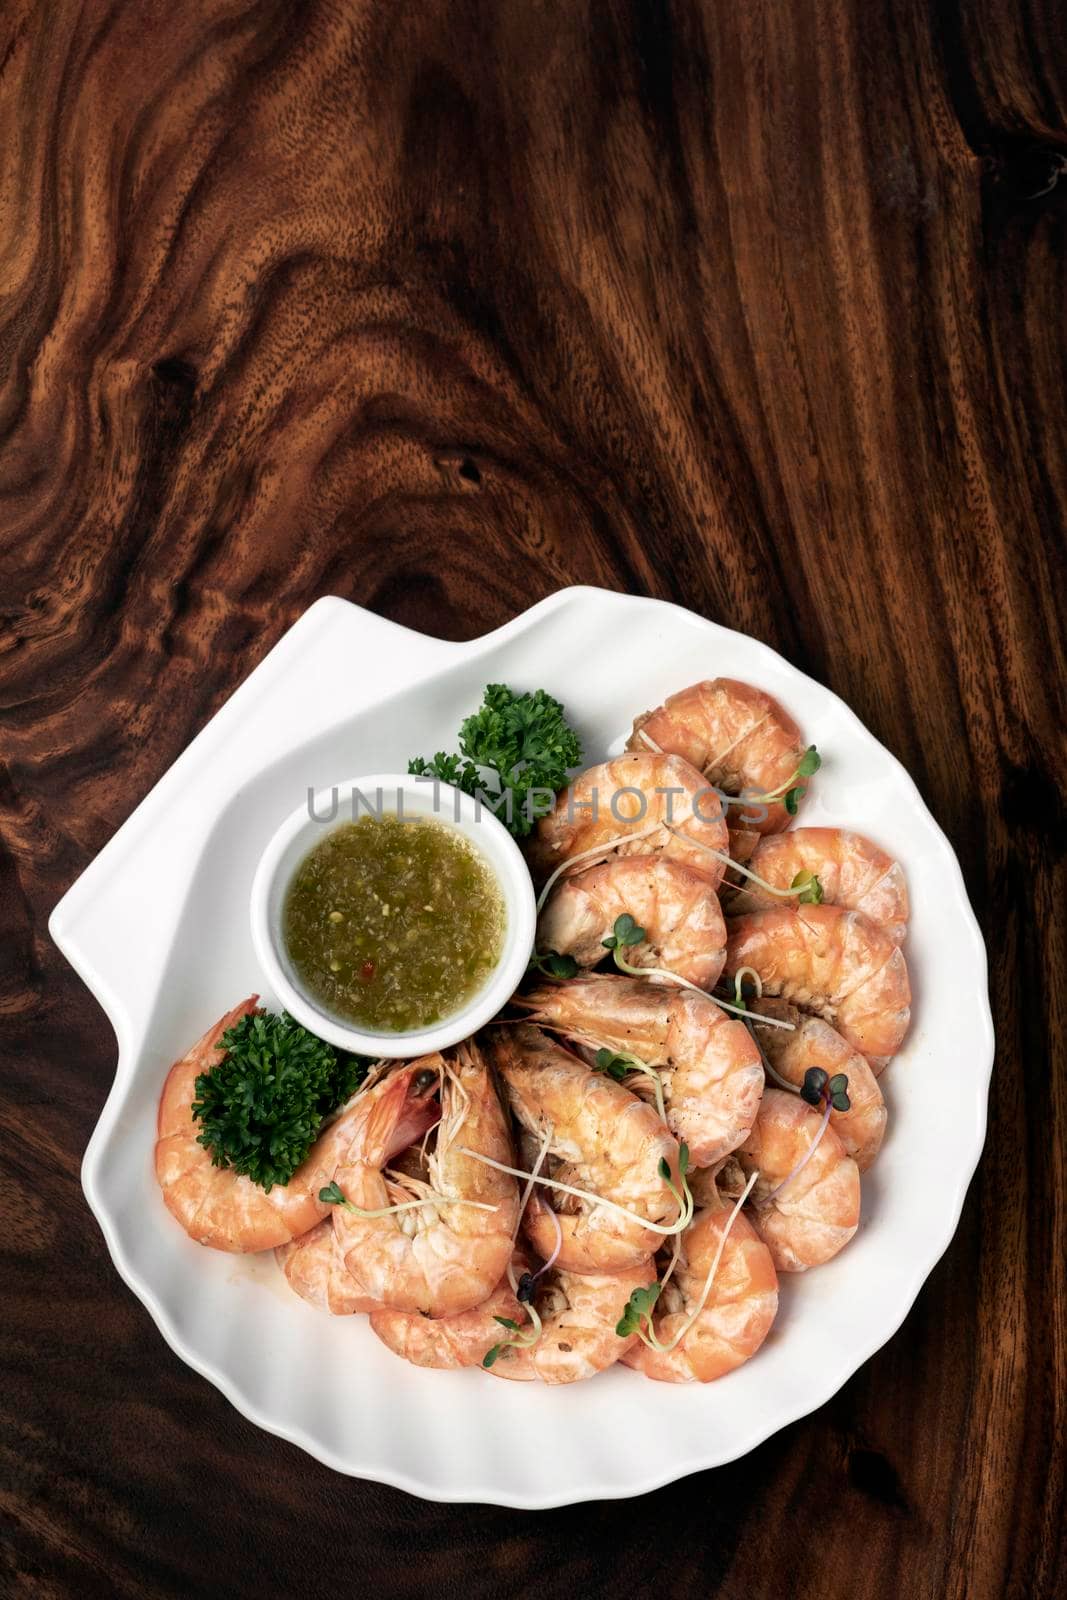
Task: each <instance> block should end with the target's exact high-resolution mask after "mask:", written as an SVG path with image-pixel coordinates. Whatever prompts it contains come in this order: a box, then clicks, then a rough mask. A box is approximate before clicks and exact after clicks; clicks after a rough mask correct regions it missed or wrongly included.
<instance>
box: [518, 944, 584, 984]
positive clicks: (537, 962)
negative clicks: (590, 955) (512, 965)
mask: <svg viewBox="0 0 1067 1600" xmlns="http://www.w3.org/2000/svg"><path fill="white" fill-rule="evenodd" d="M528 971H530V972H542V973H544V975H545V977H546V978H576V977H577V976H578V963H577V961H575V959H574V957H573V956H561V955H560V953H559V951H558V950H545V951H544V952H543V953H542V954H541V955H538V954H537V952H536V951H535V952H534V954H533V955H532V956H531V957H530V965H529V968H528Z"/></svg>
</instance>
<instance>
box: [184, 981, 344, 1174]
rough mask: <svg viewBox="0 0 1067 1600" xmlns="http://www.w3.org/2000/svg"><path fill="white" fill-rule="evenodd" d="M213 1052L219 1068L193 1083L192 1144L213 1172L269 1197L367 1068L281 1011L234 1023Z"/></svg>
mask: <svg viewBox="0 0 1067 1600" xmlns="http://www.w3.org/2000/svg"><path fill="white" fill-rule="evenodd" d="M218 1048H219V1049H220V1050H225V1051H226V1055H225V1056H224V1057H223V1059H222V1061H220V1062H219V1064H218V1065H217V1066H215V1067H212V1068H211V1070H210V1072H202V1073H200V1075H199V1077H198V1078H197V1080H196V1085H195V1092H194V1099H193V1106H192V1114H193V1117H194V1118H195V1119H196V1120H197V1121H198V1122H199V1123H200V1126H201V1129H202V1131H201V1132H200V1133H199V1134H198V1135H197V1143H198V1144H202V1145H203V1146H204V1148H205V1149H206V1150H208V1151H209V1152H210V1155H211V1160H212V1163H213V1165H214V1166H216V1167H229V1168H232V1170H233V1171H234V1172H237V1173H240V1174H242V1175H244V1176H245V1177H248V1178H251V1179H252V1182H253V1183H258V1184H259V1185H260V1187H261V1188H262V1189H265V1190H266V1191H267V1193H268V1194H269V1193H270V1191H271V1189H272V1188H273V1187H274V1185H275V1184H276V1183H277V1184H287V1183H288V1182H289V1179H290V1178H291V1177H292V1176H293V1173H294V1172H295V1171H296V1169H297V1167H298V1166H299V1165H300V1163H301V1162H302V1161H303V1160H304V1159H305V1158H306V1156H307V1154H308V1151H309V1150H310V1149H311V1146H312V1145H313V1144H314V1142H315V1139H316V1138H317V1137H318V1134H319V1130H320V1129H321V1127H322V1124H323V1122H324V1120H325V1119H326V1118H327V1117H328V1116H329V1114H330V1112H331V1111H335V1110H336V1109H337V1107H338V1106H339V1105H343V1104H344V1102H345V1101H346V1100H347V1099H348V1098H349V1096H350V1095H351V1094H353V1093H354V1092H355V1090H356V1088H357V1087H358V1085H359V1084H360V1083H361V1082H362V1081H363V1079H364V1078H365V1077H366V1075H367V1069H368V1065H369V1063H368V1062H366V1061H364V1060H363V1058H362V1057H361V1056H354V1055H348V1054H347V1053H345V1052H341V1051H337V1050H335V1049H334V1047H333V1045H330V1044H327V1043H326V1042H325V1040H324V1039H318V1038H316V1036H315V1035H314V1034H313V1033H309V1031H308V1030H307V1028H302V1027H301V1026H300V1024H299V1022H294V1021H293V1018H292V1017H291V1016H289V1014H288V1013H287V1012H284V1011H283V1012H282V1013H281V1015H280V1016H277V1015H274V1014H272V1013H270V1012H260V1013H258V1014H256V1015H253V1016H245V1017H242V1018H241V1020H240V1021H239V1022H236V1023H235V1024H234V1026H233V1027H232V1028H227V1030H226V1032H225V1033H224V1034H223V1035H222V1038H221V1039H220V1040H219V1041H218Z"/></svg>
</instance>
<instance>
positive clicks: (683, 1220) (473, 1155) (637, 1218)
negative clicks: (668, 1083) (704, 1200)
mask: <svg viewBox="0 0 1067 1600" xmlns="http://www.w3.org/2000/svg"><path fill="white" fill-rule="evenodd" d="M457 1150H458V1152H459V1154H460V1155H461V1156H469V1157H470V1159H471V1160H472V1161H480V1162H481V1164H482V1166H483V1167H492V1169H493V1171H494V1172H506V1173H509V1174H510V1176H511V1177H513V1178H526V1179H527V1180H528V1181H531V1182H533V1183H540V1184H543V1185H544V1187H545V1188H546V1189H555V1190H556V1191H557V1193H559V1194H569V1195H573V1196H574V1198H575V1199H576V1200H588V1201H589V1202H590V1204H591V1205H594V1206H601V1207H603V1209H604V1210H605V1211H612V1212H614V1213H615V1215H616V1216H619V1217H625V1218H626V1220H627V1222H636V1223H637V1224H638V1226H639V1227H642V1228H647V1229H648V1231H649V1233H658V1234H659V1235H660V1236H661V1237H662V1238H664V1239H671V1238H673V1237H674V1235H675V1234H677V1233H682V1232H683V1231H684V1230H685V1229H686V1228H687V1227H688V1226H689V1223H690V1221H691V1220H692V1216H693V1197H692V1195H691V1194H690V1192H689V1185H688V1183H687V1182H686V1181H685V1174H684V1172H683V1173H681V1177H682V1191H683V1192H682V1194H681V1195H680V1194H679V1193H678V1190H677V1188H676V1187H675V1185H674V1183H673V1181H671V1182H670V1183H669V1188H670V1190H671V1193H672V1194H673V1195H674V1198H675V1199H676V1200H678V1201H679V1203H680V1204H682V1205H683V1210H682V1212H681V1213H680V1215H679V1217H678V1219H677V1220H676V1221H675V1222H671V1223H666V1222H653V1221H652V1220H651V1218H649V1217H644V1216H642V1215H641V1213H640V1212H639V1211H630V1210H629V1209H628V1208H627V1207H626V1206H621V1205H619V1204H618V1202H617V1201H615V1200H607V1199H605V1197H604V1196H603V1195H602V1194H594V1193H593V1192H592V1190H590V1189H579V1188H578V1187H577V1186H576V1185H575V1184H573V1183H560V1181H559V1179H558V1178H543V1177H534V1175H533V1173H531V1172H524V1171H523V1169H522V1168H521V1167H509V1166H507V1165H506V1163H505V1162H503V1161H494V1160H493V1158H492V1156H485V1155H482V1153H481V1151H480V1150H471V1149H470V1148H469V1146H467V1145H462V1144H461V1145H458V1146H457ZM679 1156H680V1152H679ZM685 1159H686V1166H687V1167H688V1163H689V1152H688V1150H687V1151H686V1157H685ZM664 1166H666V1162H661V1163H660V1169H659V1170H660V1176H661V1177H662V1175H663V1173H662V1169H663V1167H664ZM680 1167H681V1160H680V1159H679V1168H680ZM667 1172H668V1177H669V1175H670V1168H669V1167H668V1168H667Z"/></svg>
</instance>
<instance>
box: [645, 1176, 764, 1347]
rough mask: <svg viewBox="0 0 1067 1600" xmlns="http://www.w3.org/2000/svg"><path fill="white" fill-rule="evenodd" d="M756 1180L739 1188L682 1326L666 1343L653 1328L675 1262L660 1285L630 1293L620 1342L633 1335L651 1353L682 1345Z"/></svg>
mask: <svg viewBox="0 0 1067 1600" xmlns="http://www.w3.org/2000/svg"><path fill="white" fill-rule="evenodd" d="M758 1177H759V1173H758V1172H754V1173H753V1174H752V1176H751V1177H750V1178H749V1180H748V1182H747V1183H746V1185H745V1187H744V1189H742V1191H741V1193H740V1194H739V1195H738V1197H737V1199H736V1200H735V1202H734V1206H733V1209H732V1211H731V1212H730V1215H729V1217H728V1218H727V1220H726V1224H725V1226H724V1227H723V1230H722V1233H721V1234H720V1235H719V1243H718V1247H717V1249H716V1251H715V1255H714V1257H713V1258H712V1263H711V1266H710V1268H709V1269H708V1275H707V1277H706V1278H705V1279H704V1287H703V1289H702V1290H701V1294H700V1299H699V1300H698V1301H697V1303H696V1306H695V1308H694V1309H693V1311H691V1312H690V1314H689V1316H688V1317H687V1318H686V1319H685V1321H684V1322H683V1323H682V1325H681V1327H680V1328H678V1329H676V1331H675V1333H674V1335H673V1337H672V1338H670V1339H668V1340H667V1341H666V1342H665V1341H663V1340H662V1339H660V1338H659V1337H658V1336H657V1334H656V1330H655V1328H654V1327H653V1325H652V1311H653V1308H654V1307H655V1304H656V1301H657V1300H658V1299H659V1297H660V1295H661V1293H662V1292H663V1287H664V1285H665V1284H666V1282H667V1277H669V1276H670V1273H671V1272H673V1270H674V1262H673V1261H672V1263H671V1266H670V1268H669V1269H668V1272H667V1274H666V1275H665V1277H664V1279H663V1283H654V1284H652V1285H651V1286H650V1287H649V1288H647V1289H635V1290H634V1291H633V1293H632V1294H631V1296H630V1298H629V1300H628V1301H627V1304H626V1310H625V1311H624V1312H623V1314H622V1316H621V1317H620V1319H619V1321H618V1322H617V1323H616V1324H615V1332H616V1333H617V1334H618V1335H619V1337H620V1339H625V1338H628V1337H629V1335H630V1334H632V1333H636V1334H637V1336H638V1338H639V1339H640V1340H641V1342H642V1344H646V1345H648V1348H649V1349H650V1350H659V1351H661V1352H662V1353H664V1354H666V1353H668V1352H669V1351H671V1350H674V1349H676V1348H677V1346H678V1345H679V1344H681V1342H682V1340H683V1339H684V1338H685V1336H686V1334H687V1333H688V1332H689V1330H690V1328H691V1327H692V1326H693V1324H694V1323H695V1322H696V1320H697V1318H698V1317H699V1316H700V1315H701V1313H702V1312H703V1310H704V1307H705V1306H706V1305H707V1303H708V1296H709V1295H710V1294H711V1286H712V1284H713V1283H714V1282H715V1274H716V1273H717V1272H718V1270H719V1262H720V1261H721V1260H722V1253H723V1250H724V1249H725V1247H726V1241H727V1239H728V1238H729V1237H730V1230H731V1229H732V1227H733V1225H734V1223H735V1222H736V1221H737V1216H738V1213H739V1211H740V1210H741V1207H742V1206H743V1205H744V1203H745V1201H746V1200H747V1199H748V1197H749V1195H750V1194H751V1193H752V1190H753V1189H754V1188H755V1185H756V1180H757V1178H758Z"/></svg>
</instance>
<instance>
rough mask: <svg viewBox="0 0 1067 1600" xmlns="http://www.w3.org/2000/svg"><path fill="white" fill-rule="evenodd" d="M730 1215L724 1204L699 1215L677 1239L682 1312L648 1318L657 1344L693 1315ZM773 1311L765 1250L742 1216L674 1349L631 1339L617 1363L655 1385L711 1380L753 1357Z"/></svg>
mask: <svg viewBox="0 0 1067 1600" xmlns="http://www.w3.org/2000/svg"><path fill="white" fill-rule="evenodd" d="M730 1215H731V1212H730V1209H729V1207H721V1208H716V1209H712V1210H706V1211H698V1212H697V1214H696V1216H695V1217H694V1218H693V1221H692V1222H691V1223H690V1224H689V1227H688V1228H687V1229H686V1231H685V1233H684V1234H683V1235H682V1253H683V1263H682V1264H681V1265H680V1266H679V1267H678V1269H677V1270H676V1272H675V1279H676V1280H678V1287H679V1288H682V1289H683V1290H684V1310H682V1311H672V1312H668V1313H666V1314H662V1315H659V1316H656V1315H655V1313H654V1314H653V1328H654V1331H655V1334H656V1337H657V1338H658V1339H659V1340H660V1341H661V1343H664V1344H667V1343H669V1342H670V1341H671V1339H673V1338H674V1337H675V1335H676V1334H677V1333H679V1332H680V1331H681V1329H682V1328H683V1326H684V1325H685V1323H686V1322H687V1321H688V1320H689V1317H690V1316H691V1315H692V1313H693V1312H694V1311H695V1310H696V1307H697V1305H698V1304H699V1302H700V1297H701V1295H702V1294H703V1291H704V1285H705V1282H706V1281H707V1276H708V1273H709V1271H710V1270H711V1266H712V1262H713V1261H714V1259H715V1252H716V1251H717V1250H718V1248H719V1241H720V1239H721V1238H722V1234H723V1230H724V1229H725V1227H726V1225H727V1223H728V1222H729V1221H730ZM777 1312H778V1274H777V1272H776V1271H775V1268H774V1261H773V1259H772V1256H771V1252H770V1250H769V1249H768V1248H767V1246H766V1245H765V1244H764V1242H763V1240H762V1239H761V1238H760V1237H759V1235H758V1233H757V1232H756V1230H755V1229H754V1228H753V1226H752V1224H751V1223H750V1222H749V1221H748V1219H747V1217H746V1216H745V1215H744V1214H743V1213H742V1214H740V1215H739V1216H736V1217H734V1219H733V1222H732V1223H730V1232H729V1234H728V1235H727V1238H726V1242H725V1244H724V1245H723V1250H722V1255H721V1257H720V1259H719V1265H718V1268H717V1269H716V1273H715V1277H714V1278H713V1279H712V1285H711V1291H710V1293H709V1295H708V1300H707V1303H706V1304H705V1306H704V1308H703V1310H702V1311H701V1312H700V1313H699V1315H698V1317H697V1319H696V1321H695V1322H694V1323H693V1325H692V1327H691V1328H690V1329H689V1330H688V1332H686V1333H684V1334H683V1335H682V1338H681V1339H680V1341H679V1343H678V1344H677V1345H676V1346H675V1348H674V1349H673V1350H668V1351H660V1350H652V1349H649V1347H648V1346H647V1345H646V1344H644V1343H640V1342H638V1343H635V1344H634V1345H633V1347H632V1348H631V1349H630V1350H629V1351H628V1352H627V1354H626V1355H624V1356H623V1358H622V1359H623V1361H624V1362H625V1363H626V1365H627V1366H628V1367H633V1368H634V1369H635V1370H636V1371H638V1372H642V1373H644V1375H645V1377H646V1378H656V1379H658V1380H659V1381H660V1382H662V1383H713V1382H715V1380H716V1379H717V1378H722V1377H725V1376H726V1374H727V1373H728V1372H733V1371H735V1370H736V1369H737V1368H738V1367H740V1366H743V1365H744V1363H745V1362H746V1361H750V1360H751V1359H752V1357H753V1356H754V1355H755V1354H756V1352H757V1350H759V1348H760V1346H761V1345H762V1343H763V1341H764V1340H765V1339H766V1337H767V1335H768V1333H769V1332H770V1331H771V1327H772V1325H773V1323H774V1319H775V1317H776V1315H777Z"/></svg>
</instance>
